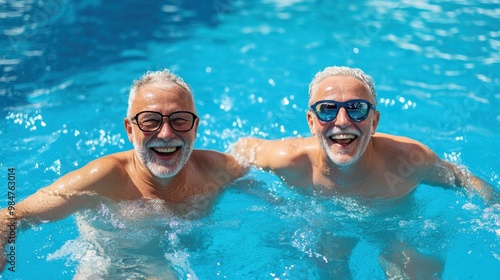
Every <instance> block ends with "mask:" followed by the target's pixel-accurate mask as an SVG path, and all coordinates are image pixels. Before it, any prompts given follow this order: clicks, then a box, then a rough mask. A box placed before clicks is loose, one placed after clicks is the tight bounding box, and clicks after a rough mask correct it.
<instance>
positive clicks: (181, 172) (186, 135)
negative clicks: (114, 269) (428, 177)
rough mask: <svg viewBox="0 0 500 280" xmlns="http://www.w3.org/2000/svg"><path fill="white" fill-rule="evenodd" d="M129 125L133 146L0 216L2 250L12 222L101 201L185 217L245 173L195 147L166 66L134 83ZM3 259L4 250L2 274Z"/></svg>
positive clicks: (187, 100)
mask: <svg viewBox="0 0 500 280" xmlns="http://www.w3.org/2000/svg"><path fill="white" fill-rule="evenodd" d="M124 124H125V129H126V131H127V135H128V138H129V140H130V141H131V142H132V143H133V146H134V149H133V150H129V151H125V152H120V153H116V154H111V155H108V156H105V157H102V158H99V159H97V160H94V161H92V162H90V163H89V164H87V165H86V166H84V167H82V168H81V169H78V170H75V171H73V172H71V173H69V174H67V175H65V176H63V177H62V178H60V179H59V180H57V181H55V182H54V183H53V184H52V185H50V186H48V187H46V188H43V189H41V190H39V191H38V192H36V193H35V194H33V195H31V196H29V197H28V198H26V199H25V200H24V201H22V202H19V203H18V204H16V205H15V211H11V212H10V213H9V211H8V209H4V210H3V211H2V212H1V213H0V214H1V215H0V219H1V220H0V222H3V223H4V224H5V225H6V226H1V227H0V242H1V245H3V246H2V247H1V248H2V249H3V248H4V247H5V245H7V243H10V242H8V236H9V235H11V236H12V234H11V233H9V232H10V231H9V227H8V226H7V225H10V224H11V223H12V222H14V223H17V221H20V220H22V219H26V220H30V221H35V222H36V221H53V220H57V219H62V218H64V217H66V216H68V215H70V214H72V213H74V212H76V211H78V210H81V209H85V208H92V207H95V206H98V205H100V203H102V202H103V201H104V202H106V201H113V202H121V201H137V200H140V201H144V202H145V203H146V204H148V203H149V202H151V203H156V202H157V201H161V202H164V204H165V205H164V207H166V209H167V210H168V211H167V212H169V213H174V214H176V213H178V214H185V213H186V212H190V211H191V210H192V209H191V210H190V209H189V208H190V206H196V209H199V208H200V207H202V206H200V205H195V204H198V203H200V202H201V199H195V198H208V199H207V200H208V201H210V197H213V194H215V193H217V191H218V190H219V189H220V188H221V187H222V186H224V185H226V184H227V183H229V182H231V181H232V180H234V179H236V178H239V177H241V175H242V174H243V173H244V172H243V170H242V168H241V166H240V165H239V164H238V163H237V162H236V160H235V159H234V158H233V157H232V156H230V155H227V154H223V153H219V152H215V151H208V150H194V142H195V139H196V132H197V129H198V124H199V119H198V117H197V116H196V108H195V104H194V100H193V95H192V92H191V89H190V88H189V86H188V85H187V84H186V83H185V82H184V81H183V80H182V79H181V78H180V77H178V76H176V75H174V74H172V73H170V72H169V71H168V70H163V71H157V72H148V73H146V74H145V75H143V76H142V77H141V78H140V79H139V80H138V81H135V82H134V84H133V86H132V87H131V89H130V95H129V104H128V111H127V117H126V118H125V119H124ZM204 201H205V202H206V200H204ZM155 205H156V204H155ZM166 214H168V213H166ZM13 229H15V226H14V227H13ZM14 235H15V233H14ZM5 257H6V256H5V253H3V254H0V271H1V270H3V268H4V267H5V262H6V259H5ZM87 276H88V275H87ZM154 276H158V275H154ZM96 277H97V276H96ZM91 278H92V277H91ZM160 278H161V277H160Z"/></svg>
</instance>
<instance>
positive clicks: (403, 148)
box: [372, 133, 434, 159]
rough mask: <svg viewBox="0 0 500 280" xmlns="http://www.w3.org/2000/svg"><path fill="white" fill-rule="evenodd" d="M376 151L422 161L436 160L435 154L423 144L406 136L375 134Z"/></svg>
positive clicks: (373, 138)
mask: <svg viewBox="0 0 500 280" xmlns="http://www.w3.org/2000/svg"><path fill="white" fill-rule="evenodd" d="M372 140H373V145H374V146H375V150H377V151H379V152H383V153H384V154H385V155H386V156H388V155H405V156H411V157H419V158H422V159H428V158H429V157H431V158H434V152H433V151H432V150H431V149H429V148H428V147H427V146H426V145H424V144H423V143H421V142H419V141H417V140H415V139H411V138H408V137H404V136H396V135H390V134H385V133H375V135H373V137H372Z"/></svg>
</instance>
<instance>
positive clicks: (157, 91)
mask: <svg viewBox="0 0 500 280" xmlns="http://www.w3.org/2000/svg"><path fill="white" fill-rule="evenodd" d="M131 107H132V112H133V113H138V112H140V111H157V112H160V113H162V114H169V113H171V112H174V111H181V110H182V111H191V112H194V111H195V108H194V102H193V98H192V96H191V94H189V93H188V92H186V90H185V89H183V88H182V87H180V86H177V85H172V86H170V87H167V88H164V87H161V88H160V87H157V86H154V85H146V86H144V87H142V88H141V89H140V90H139V91H138V92H137V94H136V96H135V98H134V99H133V100H132V103H131Z"/></svg>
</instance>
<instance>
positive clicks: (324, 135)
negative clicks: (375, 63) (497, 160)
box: [232, 66, 498, 199]
mask: <svg viewBox="0 0 500 280" xmlns="http://www.w3.org/2000/svg"><path fill="white" fill-rule="evenodd" d="M306 114H307V115H306V117H307V123H308V124H309V128H310V130H311V133H312V134H313V136H312V137H307V138H294V139H284V140H265V139H257V138H243V139H240V140H239V141H238V142H237V143H236V144H235V145H234V146H233V147H232V154H233V155H235V157H237V159H238V160H239V161H240V162H242V163H243V165H254V166H256V167H259V168H262V169H264V170H270V171H273V172H274V173H276V174H277V175H279V176H280V177H281V178H282V179H283V180H284V181H285V182H286V183H288V184H289V185H293V186H304V187H313V188H315V189H317V190H318V191H319V192H320V193H323V194H331V195H340V196H356V197H363V198H395V197H401V196H404V195H406V194H408V193H410V192H411V191H412V190H413V189H414V188H415V187H416V186H417V185H419V184H430V185H438V186H445V187H454V186H457V187H471V188H474V189H475V190H476V191H478V192H479V193H481V194H482V195H484V196H485V197H487V198H491V199H494V198H496V199H498V194H497V193H495V192H494V190H493V189H491V188H489V187H488V184H486V183H485V182H484V181H482V180H481V179H479V178H477V177H475V176H473V175H472V174H471V173H469V172H468V171H466V170H462V169H460V168H458V167H457V166H455V165H453V164H451V163H449V162H446V161H443V160H441V159H440V158H439V157H438V156H437V155H436V154H435V153H434V152H433V151H431V150H430V149H429V148H428V147H426V146H425V145H423V144H422V143H420V142H418V141H415V140H412V139H409V138H405V137H398V136H394V135H389V134H382V133H376V132H375V131H376V128H377V125H378V122H379V119H380V112H379V111H377V110H376V93H375V86H374V83H373V80H372V78H371V77H370V76H368V75H366V74H365V73H364V72H363V71H361V70H360V69H357V68H348V67H336V66H334V67H328V68H326V69H324V70H323V71H321V72H319V73H317V74H316V76H315V77H314V79H313V81H312V82H311V84H310V86H309V110H308V111H307V113H306ZM493 196H494V197H493Z"/></svg>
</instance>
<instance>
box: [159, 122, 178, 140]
mask: <svg viewBox="0 0 500 280" xmlns="http://www.w3.org/2000/svg"><path fill="white" fill-rule="evenodd" d="M174 135H175V131H174V130H173V129H172V127H171V126H170V123H169V122H168V121H165V122H163V123H162V124H161V127H160V128H159V129H158V134H157V137H158V138H172V137H173V136H174Z"/></svg>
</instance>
